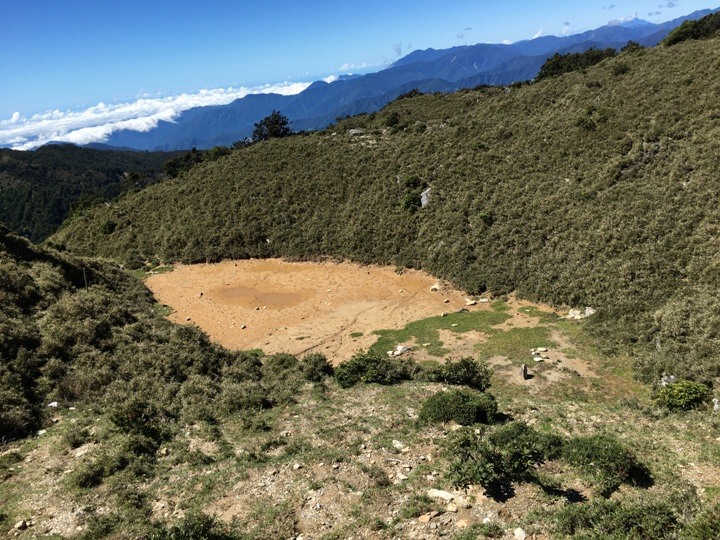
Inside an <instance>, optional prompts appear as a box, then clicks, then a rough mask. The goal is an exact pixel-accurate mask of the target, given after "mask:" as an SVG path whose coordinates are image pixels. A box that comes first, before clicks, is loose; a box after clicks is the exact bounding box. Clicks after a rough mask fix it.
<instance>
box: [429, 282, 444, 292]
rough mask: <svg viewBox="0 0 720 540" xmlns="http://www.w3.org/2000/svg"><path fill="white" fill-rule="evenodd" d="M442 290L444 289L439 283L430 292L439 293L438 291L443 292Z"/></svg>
mask: <svg viewBox="0 0 720 540" xmlns="http://www.w3.org/2000/svg"><path fill="white" fill-rule="evenodd" d="M441 289H442V287H441V286H440V284H439V283H436V284H435V285H433V286H432V287H430V290H431V291H432V292H437V291H439V290H441Z"/></svg>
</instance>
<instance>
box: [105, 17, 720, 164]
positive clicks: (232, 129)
mask: <svg viewBox="0 0 720 540" xmlns="http://www.w3.org/2000/svg"><path fill="white" fill-rule="evenodd" d="M714 11H718V10H709V9H707V10H702V11H696V12H694V13H692V14H690V15H687V16H685V17H681V18H678V19H674V20H672V21H668V22H665V23H661V24H653V23H650V22H647V21H643V20H641V19H633V20H630V21H623V22H618V23H617V24H609V25H606V26H603V27H601V28H598V29H596V30H591V31H588V32H583V33H581V34H574V35H570V36H564V37H557V36H544V37H539V38H536V39H531V40H525V41H519V42H517V43H513V44H510V45H504V44H477V45H470V46H461V47H452V48H450V49H443V50H435V49H426V50H423V51H420V50H417V51H414V52H412V53H410V54H408V55H407V56H405V57H403V58H401V59H400V60H398V61H397V62H395V63H394V64H393V65H392V66H390V67H388V68H387V69H384V70H382V71H379V72H376V73H370V74H367V75H363V76H356V77H342V78H341V79H339V80H337V81H334V82H332V83H327V82H320V81H319V82H315V83H313V84H312V85H310V86H309V87H308V88H307V89H306V90H304V91H303V92H301V93H299V94H296V95H293V96H281V95H278V94H253V95H249V96H247V97H244V98H242V99H238V100H236V101H234V102H232V103H230V104H228V105H221V106H213V107H198V108H194V109H189V110H187V111H185V112H183V113H182V114H181V115H180V116H179V118H178V119H177V120H176V121H175V122H164V121H161V122H160V123H159V124H158V126H157V127H156V128H155V129H152V130H150V131H147V132H138V131H129V130H124V131H118V132H115V133H113V134H112V135H111V136H110V138H109V139H108V140H107V141H106V143H105V147H106V148H107V147H120V148H135V149H138V150H176V149H189V148H193V147H195V148H199V149H204V148H210V147H213V146H217V145H230V144H232V143H233V142H234V141H237V140H241V139H244V138H246V137H248V136H249V135H250V134H251V133H252V130H253V123H254V122H257V121H258V120H260V119H262V118H264V117H265V116H267V115H268V114H270V113H271V112H272V110H273V109H277V110H279V111H281V112H282V113H283V114H284V115H285V116H287V117H288V118H289V119H290V120H291V121H292V127H293V129H295V130H296V131H297V130H315V129H322V128H325V127H327V126H328V125H329V124H331V123H332V122H334V121H335V120H336V118H338V117H345V116H348V115H355V114H359V113H364V112H374V111H377V110H379V109H381V108H382V107H383V106H385V105H386V104H387V103H389V102H391V101H392V100H394V99H395V98H397V97H398V96H400V95H402V94H404V93H406V92H408V91H409V90H412V89H418V90H420V91H421V92H453V91H456V90H459V89H462V88H474V87H476V86H479V85H484V84H487V85H506V84H511V83H513V82H517V81H525V80H528V79H532V78H534V77H535V75H537V73H538V71H539V70H540V67H541V66H542V65H543V64H544V63H545V61H546V60H547V58H548V57H550V56H552V55H554V54H555V53H561V54H564V53H574V52H583V51H585V50H587V49H590V48H591V47H596V48H607V47H612V48H615V49H620V48H622V47H623V46H624V45H626V44H627V42H628V41H636V42H638V43H639V44H641V45H645V46H654V45H657V44H658V43H659V42H660V41H661V40H662V39H663V38H664V37H665V36H666V35H667V34H668V33H669V32H670V31H671V30H672V29H673V28H675V27H677V26H679V25H680V24H681V23H682V22H683V21H685V20H689V19H690V20H695V19H699V18H701V17H704V16H705V15H708V14H710V13H713V12H714Z"/></svg>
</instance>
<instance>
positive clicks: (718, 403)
mask: <svg viewBox="0 0 720 540" xmlns="http://www.w3.org/2000/svg"><path fill="white" fill-rule="evenodd" d="M712 403H713V411H715V412H717V411H720V400H718V398H713V400H712Z"/></svg>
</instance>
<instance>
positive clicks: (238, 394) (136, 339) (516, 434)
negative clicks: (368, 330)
mask: <svg viewBox="0 0 720 540" xmlns="http://www.w3.org/2000/svg"><path fill="white" fill-rule="evenodd" d="M0 280H2V281H1V282H0V294H1V295H2V297H1V298H0V300H1V301H0V310H1V311H0V315H1V317H0V337H2V339H1V340H0V360H1V362H0V434H1V435H2V436H1V440H0V528H4V530H6V531H9V533H10V534H12V535H13V536H14V537H15V536H16V537H20V538H35V537H38V536H42V537H45V538H51V539H56V540H61V539H64V538H76V539H78V540H96V539H100V538H112V539H120V538H122V539H126V538H127V539H130V538H133V539H138V538H142V539H148V540H158V539H163V540H171V539H190V538H192V539H198V540H203V539H206V540H210V539H222V540H264V539H266V538H297V537H298V536H299V535H301V534H302V535H304V536H305V537H313V538H323V539H325V540H330V539H341V538H350V537H353V538H368V539H369V538H373V539H377V538H380V539H390V538H408V537H414V538H435V537H437V536H438V535H442V536H444V537H447V538H451V539H453V540H466V539H470V538H506V539H510V538H515V537H516V536H517V534H518V533H516V530H517V529H518V528H520V529H522V530H523V531H525V532H526V533H527V534H528V536H530V535H541V536H544V537H552V538H577V537H585V538H618V539H619V538H660V539H668V540H671V539H676V538H683V539H688V540H701V539H705V538H712V537H714V536H716V535H717V533H718V532H720V524H719V523H718V521H717V519H716V517H717V511H718V509H720V508H719V507H718V501H719V498H720V491H719V490H718V485H717V478H718V470H720V453H718V449H717V442H716V440H715V438H714V435H712V434H713V433H715V432H716V431H717V429H718V419H717V415H713V414H710V413H709V412H708V408H707V407H706V406H703V407H700V408H698V409H697V410H695V411H690V412H685V413H683V414H668V411H667V409H663V408H661V407H658V405H657V404H656V403H653V401H652V400H651V396H650V395H649V393H648V392H647V389H646V388H645V387H644V386H643V385H641V384H639V383H637V382H634V381H633V380H632V379H631V378H629V377H628V369H627V363H626V361H625V360H626V359H625V358H624V357H613V356H607V355H603V354H601V353H598V352H597V351H595V350H594V348H593V347H592V346H591V344H590V341H589V340H588V337H587V335H586V334H585V332H584V330H583V324H582V323H578V322H577V321H570V320H563V319H560V318H559V317H557V315H556V314H554V313H552V312H550V311H548V310H547V309H538V308H536V307H532V306H528V305H527V304H517V303H515V302H513V301H511V300H508V301H504V300H497V301H495V302H493V303H492V305H491V306H490V307H489V308H487V309H485V310H477V311H472V312H468V313H458V314H453V315H451V316H449V317H439V318H433V319H428V320H426V321H418V322H414V323H411V324H409V325H408V326H407V327H406V328H405V329H400V330H396V331H383V332H378V335H379V336H380V338H379V341H378V347H381V348H383V349H384V348H387V347H392V346H394V345H395V343H397V342H398V341H403V342H404V341H405V340H406V339H408V335H409V334H415V335H418V336H420V335H423V334H422V333H420V334H418V332H420V331H421V328H422V327H424V328H425V329H426V330H427V329H430V328H434V329H435V331H437V328H439V327H442V328H445V329H446V330H447V331H448V332H450V329H451V328H452V333H453V334H455V336H454V338H452V339H451V340H447V341H448V343H446V346H447V347H448V350H447V351H445V352H446V353H448V355H447V356H448V358H450V359H452V357H453V356H454V354H453V353H454V351H453V349H454V348H455V347H456V346H457V347H459V348H460V349H463V345H462V342H463V340H464V339H466V338H467V339H473V336H474V337H475V338H477V336H478V335H480V334H479V332H478V331H481V332H482V333H483V335H485V336H486V339H483V340H482V343H480V348H479V349H477V355H478V357H480V358H482V359H488V362H490V361H493V362H495V364H494V368H493V369H490V368H489V367H488V364H485V363H484V362H480V361H477V360H474V359H472V358H463V359H460V360H458V359H457V356H455V360H454V361H450V362H449V363H445V364H437V363H433V362H429V361H424V362H422V363H419V364H418V363H415V362H414V361H413V360H412V359H403V360H400V359H388V358H387V357H386V356H385V355H384V354H381V355H377V354H373V353H372V352H368V353H364V354H363V353H361V354H358V355H356V356H355V357H353V358H352V359H350V361H349V362H345V363H344V364H341V365H340V366H339V367H337V368H336V369H335V372H334V374H333V369H332V368H331V366H329V365H328V364H327V363H326V362H325V361H324V359H323V357H322V356H321V355H317V354H315V355H309V356H306V357H304V358H302V359H300V360H298V359H296V358H294V357H292V356H289V355H284V354H278V355H273V356H265V355H263V354H262V353H261V352H253V353H248V352H230V351H227V350H223V349H221V348H220V347H217V346H215V345H213V344H211V343H210V342H209V341H208V339H207V337H206V336H205V335H204V334H202V333H201V332H200V331H199V330H198V329H197V328H193V327H180V326H177V325H173V324H171V323H169V322H168V321H167V320H166V319H165V318H164V317H163V315H164V314H165V313H164V310H163V308H162V306H158V305H156V304H154V303H153V301H152V298H151V297H150V296H149V294H148V291H147V290H146V289H145V288H144V287H143V286H142V284H141V283H140V282H138V281H137V280H136V279H135V278H133V277H132V276H131V275H129V274H127V273H125V272H123V271H120V270H118V269H117V268H116V265H114V264H112V263H109V262H104V261H101V260H98V259H84V258H79V257H76V256H69V255H67V254H59V253H57V252H55V251H52V250H47V249H42V248H38V247H36V246H34V245H32V244H30V243H29V242H27V241H26V240H24V239H22V238H19V237H17V236H14V235H12V234H9V233H8V231H7V230H5V229H2V230H0ZM439 319H442V321H443V322H440V320H439ZM452 321H455V322H452ZM458 323H459V324H458ZM508 323H512V324H508ZM423 339H425V337H424V335H423ZM538 345H542V346H544V347H546V348H549V350H548V354H549V355H550V356H548V359H547V360H546V361H545V362H542V363H539V364H533V366H532V367H531V370H532V378H531V379H528V380H525V379H523V378H520V377H518V373H517V372H518V362H522V361H527V360H523V359H526V358H527V354H528V350H529V348H530V347H536V346H538ZM460 424H462V426H461V425H460Z"/></svg>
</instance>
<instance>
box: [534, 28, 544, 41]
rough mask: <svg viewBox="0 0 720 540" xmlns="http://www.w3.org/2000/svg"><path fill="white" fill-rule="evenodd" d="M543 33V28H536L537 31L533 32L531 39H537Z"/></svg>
mask: <svg viewBox="0 0 720 540" xmlns="http://www.w3.org/2000/svg"><path fill="white" fill-rule="evenodd" d="M544 33H545V30H543V29H542V28H541V29H540V30H538V31H537V32H535V35H534V36H533V39H537V38H539V37H542V35H543V34H544Z"/></svg>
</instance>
